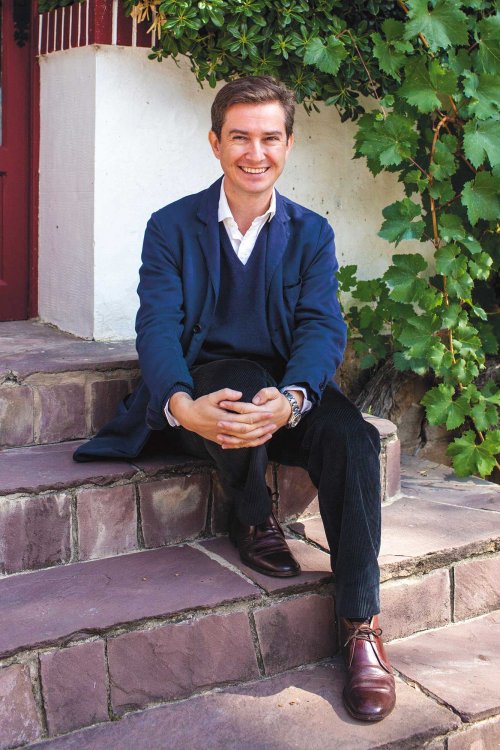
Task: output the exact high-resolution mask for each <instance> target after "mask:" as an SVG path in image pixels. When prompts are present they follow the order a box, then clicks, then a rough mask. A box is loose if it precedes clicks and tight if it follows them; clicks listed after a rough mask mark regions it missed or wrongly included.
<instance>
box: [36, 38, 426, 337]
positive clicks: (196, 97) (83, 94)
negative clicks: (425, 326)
mask: <svg viewBox="0 0 500 750" xmlns="http://www.w3.org/2000/svg"><path fill="white" fill-rule="evenodd" d="M63 55H67V56H68V57H72V58H73V60H72V63H71V64H70V63H69V62H68V60H66V59H64V58H62V57H59V56H63ZM80 55H81V56H80ZM51 58H52V59H51ZM48 59H51V62H50V64H49V66H47V70H48V68H49V67H50V71H49V72H50V75H47V70H46V72H45V74H43V75H42V88H43V87H45V91H42V119H44V118H45V123H43V124H42V128H43V129H44V132H45V140H44V155H43V168H44V174H43V175H42V174H41V182H40V185H41V193H42V187H43V189H44V190H47V191H48V192H49V193H50V192H51V191H54V195H56V196H58V197H57V201H59V202H60V205H58V206H57V211H55V207H54V205H53V203H52V199H51V198H49V197H48V196H47V195H46V196H45V199H44V203H43V205H42V202H41V204H40V213H41V220H40V239H41V240H42V236H43V240H44V242H45V243H46V247H45V250H44V267H45V270H44V273H43V282H42V276H41V281H40V286H41V290H42V287H43V295H42V296H41V299H42V297H43V300H44V302H43V310H44V311H47V314H49V313H50V315H51V316H52V318H48V317H47V319H50V320H51V322H55V323H56V324H57V325H59V326H60V327H61V328H64V329H65V330H70V331H72V332H74V333H79V334H80V335H85V336H88V335H90V336H93V337H94V338H96V339H101V340H104V339H123V338H130V337H133V336H134V320H135V315H136V311H137V305H138V299H137V294H136V288H137V282H138V269H139V264H140V252H141V245H142V238H143V233H144V228H145V225H146V222H147V219H148V218H149V216H150V214H151V213H152V212H153V211H155V210H157V209H158V208H160V207H161V206H164V205H165V204H167V203H170V202H172V201H174V200H177V199H178V198H180V197H181V196H183V195H187V194H189V193H194V192H197V191H199V190H202V189H203V188H205V187H207V186H208V185H209V184H210V183H211V182H213V181H214V180H215V179H217V177H218V176H219V175H220V168H219V163H218V162H217V160H216V159H215V158H214V157H213V155H212V153H211V150H210V147H209V144H208V140H207V133H208V130H209V127H210V106H211V103H212V101H213V97H214V90H213V89H210V88H209V87H208V86H206V87H205V88H203V89H202V88H201V87H200V86H199V85H198V83H197V82H196V80H195V78H194V76H193V74H192V73H191V71H190V69H189V65H188V64H187V63H186V62H180V64H179V65H176V64H175V63H174V62H173V61H171V60H169V61H164V62H162V63H160V64H158V63H157V62H154V61H151V60H148V50H145V49H140V48H124V47H112V46H101V47H92V48H86V49H84V50H69V51H68V52H66V53H57V55H56V54H54V55H52V56H49V58H48ZM46 62H47V60H44V61H42V71H43V65H45V64H46ZM56 66H60V68H61V69H60V70H58V71H56V70H55V68H56ZM92 70H93V71H94V77H92ZM71 76H73V78H72V85H71V86H69V83H68V79H69V77H71ZM76 85H78V87H79V92H80V93H79V94H78V96H76V93H75V92H74V88H75V86H76ZM61 86H62V88H64V90H65V91H67V90H68V89H71V91H70V92H69V93H68V94H67V95H68V97H69V98H70V99H71V97H72V96H73V99H71V102H72V104H71V106H72V107H73V108H74V111H73V112H71V113H66V115H65V117H66V118H67V120H66V122H68V123H69V122H74V121H75V120H78V121H79V124H78V125H77V126H76V127H77V133H78V138H77V136H74V137H73V136H72V137H71V138H70V137H69V136H67V135H66V136H65V139H64V138H63V142H64V144H65V145H64V148H63V147H62V146H61V144H58V143H57V138H55V139H52V141H50V140H49V138H48V137H47V136H48V134H49V133H50V132H51V131H52V129H53V131H52V132H53V133H55V134H58V128H59V129H61V113H60V112H59V110H60V109H61V105H60V104H57V103H56V104H55V108H54V109H51V107H50V102H51V101H52V99H56V98H57V97H58V96H59V97H60V96H61V93H60V87H61ZM71 92H73V93H71ZM49 123H50V128H49V127H48V124H49ZM83 131H85V133H84V132H83ZM354 132H355V125H354V124H352V123H344V124H342V123H341V122H340V118H339V116H338V114H337V113H336V111H335V110H334V109H333V108H325V107H321V113H320V114H317V113H314V114H312V115H310V116H308V115H307V114H306V112H305V111H304V110H303V108H302V107H300V106H299V107H297V116H296V126H295V145H294V148H293V150H292V152H291V155H290V157H289V159H288V162H287V166H286V169H285V172H284V174H283V175H282V177H281V179H280V182H279V185H278V188H279V189H280V191H281V192H283V193H284V194H285V195H288V196H289V197H290V198H292V199H293V200H296V201H297V202H299V203H303V204H304V205H306V206H309V207H310V208H312V209H313V210H316V211H318V212H319V213H321V214H323V215H326V216H327V218H328V219H329V221H330V223H331V224H332V226H333V228H334V230H335V234H336V244H337V253H338V257H339V262H340V264H341V265H345V264H347V263H355V264H356V265H357V266H358V272H359V276H360V277H361V278H373V277H375V276H378V275H380V274H382V273H383V272H384V270H385V269H386V268H387V266H388V264H389V262H390V258H391V256H392V254H393V253H394V252H395V250H394V246H393V245H390V244H389V243H387V242H385V241H384V240H382V239H381V238H379V237H378V236H377V232H378V230H379V229H380V226H381V223H382V209H383V208H384V207H385V206H386V205H388V204H389V203H392V202H393V201H395V200H398V199H399V198H401V197H402V190H401V186H400V185H399V184H398V183H397V180H396V178H395V176H394V175H390V174H381V175H378V176H377V177H376V178H374V177H373V176H372V175H371V174H370V172H369V171H368V169H367V168H366V166H365V164H364V161H362V160H353V136H354ZM85 134H86V135H85ZM84 135H85V138H86V140H85V143H84V145H83V146H82V145H81V144H80V143H79V142H78V143H77V141H79V139H83V138H84ZM75 148H77V149H78V152H79V154H81V155H82V154H84V157H82V158H81V159H77V160H75V159H74V149H75ZM57 153H59V156H55V154H57ZM72 154H73V157H72V156H71V155H72ZM71 158H73V162H72V163H73V164H74V165H75V172H74V174H72V175H71V174H70V175H65V170H66V169H67V163H68V160H69V161H71ZM41 166H42V163H41ZM61 176H62V177H63V182H65V185H66V188H65V190H64V191H62V190H61V182H60V177H61ZM70 178H71V179H70ZM72 203H73V204H74V209H75V212H76V215H77V216H78V222H77V224H75V221H76V220H75V218H74V217H73V219H71V220H69V218H68V216H69V211H67V209H69V208H70V204H72ZM44 212H45V215H44V216H43V217H42V213H44ZM55 213H57V216H61V215H64V217H65V219H64V232H62V231H61V230H60V227H59V228H58V229H57V230H56V229H55V228H54V221H55V219H54V216H55ZM42 227H43V232H42ZM417 246H418V250H419V252H422V245H420V244H419V243H406V242H405V243H402V244H401V245H400V246H399V247H398V249H397V252H411V251H413V250H414V249H415V248H416V247H417ZM429 253H430V250H429ZM47 261H50V262H47ZM53 261H56V264H57V263H60V262H63V266H64V269H65V270H64V274H61V276H64V275H66V267H67V266H68V264H69V265H70V266H71V267H72V268H78V269H79V272H78V278H79V279H80V286H79V303H78V304H79V305H81V308H80V309H79V308H78V304H77V303H76V301H75V299H71V295H68V296H67V297H66V298H64V295H62V293H61V287H64V281H63V279H61V280H60V281H58V282H57V283H54V282H53V283H52V285H51V281H50V274H48V273H47V270H48V268H49V266H50V265H52V262H53ZM64 264H66V265H64ZM68 270H69V274H70V276H71V269H68ZM56 276H57V273H56ZM76 286H77V285H76V284H75V283H74V282H73V285H72V287H71V288H72V290H74V289H75V287H76ZM53 297H55V298H56V299H57V301H54V298H53ZM64 300H65V301H64ZM56 309H57V315H56ZM41 314H42V316H45V315H44V313H43V312H42V307H41ZM56 317H57V320H55V318H56ZM78 326H80V329H81V330H80V331H77V330H76V328H77V327H78Z"/></svg>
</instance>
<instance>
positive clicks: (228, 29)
mask: <svg viewBox="0 0 500 750" xmlns="http://www.w3.org/2000/svg"><path fill="white" fill-rule="evenodd" d="M123 3H124V6H125V9H126V11H127V12H128V13H131V14H133V15H134V16H135V17H136V18H137V20H138V21H139V22H142V23H147V24H148V28H149V29H150V31H151V32H155V37H156V41H155V44H154V46H153V48H152V51H151V54H150V57H151V58H152V59H156V60H158V61H161V60H162V59H164V58H168V57H171V58H174V59H177V58H179V57H180V56H183V57H185V58H187V59H188V60H189V62H190V64H191V68H192V71H193V73H194V74H195V76H196V77H197V79H198V81H199V82H200V83H201V84H203V83H208V85H209V86H212V87H213V86H215V85H216V83H217V81H220V80H228V79H231V78H233V77H235V76H240V75H246V74H271V75H275V76H277V77H279V78H280V79H281V80H283V81H284V82H286V83H287V84H288V85H290V86H291V87H292V88H293V89H294V90H295V92H296V96H297V99H298V101H299V102H302V103H303V104H304V106H305V107H306V109H307V110H308V111H311V110H313V109H318V107H317V102H319V101H322V102H324V103H325V104H326V105H330V106H334V107H335V108H336V109H337V110H338V112H339V114H340V117H341V120H342V121H345V120H355V121H357V131H356V136H355V156H356V157H357V158H363V159H366V163H367V165H368V168H369V169H370V171H371V172H372V174H374V175H377V174H379V173H380V172H382V171H389V172H393V173H395V174H397V176H398V179H399V180H400V182H401V183H402V192H403V194H404V197H402V198H401V200H398V201H396V202H395V203H393V204H391V205H390V206H387V207H386V208H385V209H384V211H383V217H384V221H383V224H382V228H381V230H380V236H381V237H383V238H385V239H386V240H388V241H389V242H391V243H394V245H395V246H398V245H399V244H400V243H403V242H404V241H406V240H414V241H415V240H417V241H421V242H423V243H432V246H433V248H434V257H433V260H432V262H431V263H428V262H427V261H426V260H425V259H424V255H423V254H421V253H416V252H398V253H395V254H394V255H393V258H392V264H391V266H390V267H389V268H388V270H387V271H386V273H385V274H384V275H383V276H382V277H381V278H379V279H372V280H368V281H366V280H358V279H357V277H356V274H357V268H356V267H355V266H346V267H344V268H342V269H341V270H340V272H339V282H340V287H341V290H342V292H344V293H346V292H348V293H349V294H350V297H351V304H350V306H349V308H348V309H347V310H346V317H347V320H348V322H349V326H350V335H351V337H352V339H353V347H354V349H355V350H356V351H357V353H358V354H359V356H360V361H361V366H362V367H365V368H368V367H373V366H374V365H376V364H377V363H378V362H379V361H380V360H382V359H385V358H387V357H389V356H391V357H392V358H393V360H394V364H395V366H396V367H397V368H398V369H400V370H413V371H414V372H417V373H419V374H425V373H430V374H431V375H432V377H433V378H434V380H435V384H434V386H433V387H432V388H431V389H430V390H429V391H428V392H427V393H426V395H425V397H424V399H423V404H424V406H425V409H426V416H427V419H428V420H429V422H430V423H431V424H434V425H444V426H445V427H446V428H447V429H448V430H455V429H457V428H460V430H461V434H460V435H459V436H458V437H455V438H454V439H453V441H452V442H451V443H450V446H449V449H448V450H449V453H450V455H451V456H452V461H453V465H454V468H455V470H456V472H457V473H458V474H459V475H467V474H470V473H474V474H479V475H480V476H488V475H489V474H490V473H491V472H492V471H493V470H494V469H495V467H496V468H497V469H498V468H500V467H499V464H498V460H497V454H498V453H499V452H500V430H499V429H498V406H499V405H500V396H499V389H498V385H497V383H496V381H495V379H494V378H493V377H490V378H489V379H488V380H487V381H486V382H485V383H484V382H482V381H481V377H480V375H481V372H482V371H483V370H484V366H485V362H486V359H487V357H488V355H494V354H496V353H497V348H498V331H499V329H500V322H499V321H500V315H499V311H498V303H497V302H496V300H495V291H498V272H499V266H500V252H499V249H498V241H497V240H498V234H499V228H498V220H499V217H500V198H499V188H500V165H499V163H500V127H499V120H500V111H499V110H500V79H499V76H498V74H499V72H500V64H499V63H500V18H499V16H498V14H497V12H496V3H495V2H493V0H470V1H469V2H461V1H460V0H430V2H428V1H427V0H406V2H403V1H402V0H394V1H391V0H368V1H363V0H350V1H349V0H279V1H278V2H272V1H271V0H200V1H199V2H189V1H188V0H123ZM66 4H68V2H67V0H62V1H61V2H55V0H45V2H40V8H41V9H43V10H47V9H48V8H49V6H50V7H52V6H55V5H66ZM426 255H428V253H426Z"/></svg>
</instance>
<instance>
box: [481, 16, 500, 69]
mask: <svg viewBox="0 0 500 750" xmlns="http://www.w3.org/2000/svg"><path fill="white" fill-rule="evenodd" d="M477 30H478V36H479V40H478V41H479V44H478V52H477V63H478V66H479V68H480V69H481V70H483V71H484V72H485V73H491V71H492V70H497V71H498V69H499V68H500V44H499V42H500V16H499V15H496V16H490V17H489V18H483V19H482V20H481V21H479V23H478V24H477Z"/></svg>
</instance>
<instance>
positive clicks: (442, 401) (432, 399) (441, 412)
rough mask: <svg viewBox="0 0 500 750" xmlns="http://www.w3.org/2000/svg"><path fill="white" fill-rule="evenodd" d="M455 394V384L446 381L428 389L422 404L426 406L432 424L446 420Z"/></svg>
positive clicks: (442, 422)
mask: <svg viewBox="0 0 500 750" xmlns="http://www.w3.org/2000/svg"><path fill="white" fill-rule="evenodd" d="M454 394H455V389H454V388H453V386H451V385H445V384H444V383H441V384H440V385H438V386H436V387H435V388H431V389H430V390H429V391H427V393H426V394H425V396H424V397H423V399H422V404H423V405H424V406H425V409H426V411H425V413H426V417H427V419H428V420H429V422H430V424H433V425H439V424H444V423H445V422H446V419H447V417H448V411H449V409H450V406H451V403H452V400H453V396H454Z"/></svg>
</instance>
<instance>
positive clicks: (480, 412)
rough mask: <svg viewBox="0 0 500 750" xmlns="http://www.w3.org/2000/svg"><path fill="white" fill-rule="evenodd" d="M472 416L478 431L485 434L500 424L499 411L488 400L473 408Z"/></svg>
mask: <svg viewBox="0 0 500 750" xmlns="http://www.w3.org/2000/svg"><path fill="white" fill-rule="evenodd" d="M470 414H471V417H472V420H473V422H474V425H475V427H476V429H477V430H481V432H485V431H486V430H489V428H490V427H495V426H496V425H497V424H498V409H497V408H496V407H495V406H494V404H490V403H488V401H487V400H486V399H483V400H481V401H480V402H479V403H478V404H476V405H475V406H473V407H472V408H471V410H470Z"/></svg>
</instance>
